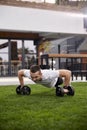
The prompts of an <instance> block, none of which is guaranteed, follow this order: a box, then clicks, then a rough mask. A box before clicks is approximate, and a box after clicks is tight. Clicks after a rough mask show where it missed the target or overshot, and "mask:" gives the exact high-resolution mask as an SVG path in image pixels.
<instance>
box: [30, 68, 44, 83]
mask: <svg viewBox="0 0 87 130" xmlns="http://www.w3.org/2000/svg"><path fill="white" fill-rule="evenodd" d="M30 75H31V78H32V80H33V81H34V82H36V81H40V80H42V73H41V70H40V66H38V65H32V66H31V67H30Z"/></svg>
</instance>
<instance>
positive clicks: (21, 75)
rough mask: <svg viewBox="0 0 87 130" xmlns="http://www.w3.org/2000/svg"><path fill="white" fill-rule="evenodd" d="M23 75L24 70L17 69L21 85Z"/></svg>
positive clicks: (22, 84)
mask: <svg viewBox="0 0 87 130" xmlns="http://www.w3.org/2000/svg"><path fill="white" fill-rule="evenodd" d="M23 77H24V70H19V71H18V79H19V82H20V85H21V87H23V86H24V79H23Z"/></svg>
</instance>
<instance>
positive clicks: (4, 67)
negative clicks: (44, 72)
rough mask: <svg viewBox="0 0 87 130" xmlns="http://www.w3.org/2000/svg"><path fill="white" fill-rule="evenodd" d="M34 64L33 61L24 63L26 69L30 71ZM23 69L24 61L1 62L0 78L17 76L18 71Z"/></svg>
mask: <svg viewBox="0 0 87 130" xmlns="http://www.w3.org/2000/svg"><path fill="white" fill-rule="evenodd" d="M32 64H35V63H33V62H32V61H31V62H29V61H25V62H24V69H29V68H30V66H31V65H32ZM22 68H23V64H22V61H19V60H12V61H11V62H3V61H0V77H3V76H17V74H18V70H20V69H22Z"/></svg>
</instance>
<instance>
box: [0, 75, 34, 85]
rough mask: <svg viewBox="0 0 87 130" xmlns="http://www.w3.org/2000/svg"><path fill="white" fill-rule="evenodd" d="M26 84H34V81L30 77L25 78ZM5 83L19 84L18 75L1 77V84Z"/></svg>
mask: <svg viewBox="0 0 87 130" xmlns="http://www.w3.org/2000/svg"><path fill="white" fill-rule="evenodd" d="M24 82H25V84H34V82H33V81H32V80H30V79H28V78H24ZM5 85H19V80H18V77H1V78H0V86H5Z"/></svg>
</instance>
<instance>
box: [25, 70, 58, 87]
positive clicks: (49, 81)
mask: <svg viewBox="0 0 87 130" xmlns="http://www.w3.org/2000/svg"><path fill="white" fill-rule="evenodd" d="M41 73H42V80H41V81H37V82H35V83H39V84H42V85H44V86H46V87H54V86H55V84H56V81H57V79H58V77H59V71H58V70H46V69H45V70H41ZM24 76H25V77H28V78H29V79H31V76H30V70H28V69H24ZM31 80H32V79H31Z"/></svg>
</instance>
